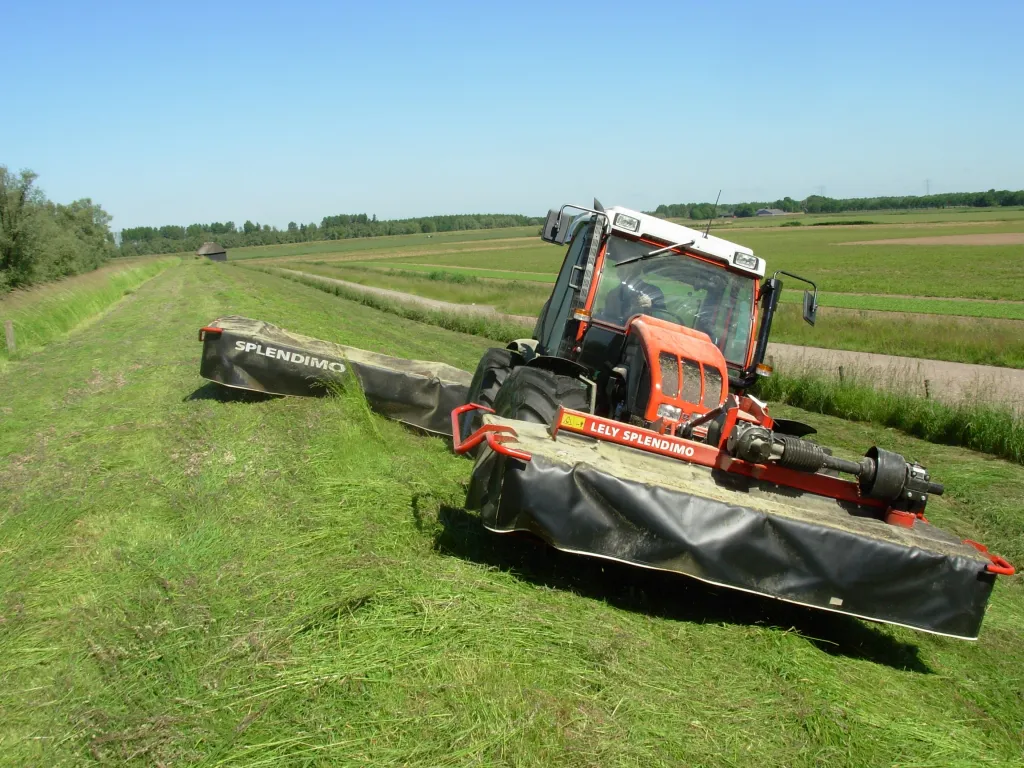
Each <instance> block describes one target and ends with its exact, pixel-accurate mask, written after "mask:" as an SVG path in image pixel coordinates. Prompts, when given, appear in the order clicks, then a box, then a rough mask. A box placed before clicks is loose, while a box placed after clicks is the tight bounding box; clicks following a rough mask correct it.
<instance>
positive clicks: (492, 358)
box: [459, 347, 512, 439]
mask: <svg viewBox="0 0 1024 768" xmlns="http://www.w3.org/2000/svg"><path fill="white" fill-rule="evenodd" d="M511 372H512V351H511V350H509V349H499V348H498V347H492V348H491V349H488V350H487V351H486V352H484V354H483V357H481V358H480V362H479V363H478V364H477V366H476V373H474V374H473V381H472V383H471V384H470V385H469V396H468V398H467V399H466V402H467V403H476V404H477V405H486V406H487V407H488V408H493V407H494V399H495V398H496V397H497V396H498V390H500V389H501V387H502V385H503V384H504V383H505V379H506V378H508V375H509V374H510V373H511ZM480 419H481V415H480V411H470V412H469V413H464V414H463V415H462V422H461V423H460V424H459V432H460V433H461V434H462V437H463V439H465V438H467V437H469V436H470V435H471V434H473V432H475V431H476V430H477V429H479V428H480Z"/></svg>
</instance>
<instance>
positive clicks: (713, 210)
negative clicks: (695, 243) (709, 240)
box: [704, 190, 722, 237]
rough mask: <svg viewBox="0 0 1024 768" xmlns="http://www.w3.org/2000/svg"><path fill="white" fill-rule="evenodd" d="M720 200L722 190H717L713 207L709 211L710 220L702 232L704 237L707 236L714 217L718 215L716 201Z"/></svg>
mask: <svg viewBox="0 0 1024 768" xmlns="http://www.w3.org/2000/svg"><path fill="white" fill-rule="evenodd" d="M721 199H722V190H718V197H716V198H715V207H714V208H713V209H712V210H711V218H710V219H708V227H707V229H705V230H704V237H707V236H708V232H710V231H711V222H712V221H714V220H715V216H717V215H718V201H719V200H721Z"/></svg>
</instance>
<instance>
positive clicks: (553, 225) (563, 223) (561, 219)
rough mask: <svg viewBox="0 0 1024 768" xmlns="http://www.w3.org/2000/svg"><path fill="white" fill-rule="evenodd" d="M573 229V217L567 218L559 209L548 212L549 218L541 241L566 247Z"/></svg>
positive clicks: (541, 234) (545, 223) (541, 235)
mask: <svg viewBox="0 0 1024 768" xmlns="http://www.w3.org/2000/svg"><path fill="white" fill-rule="evenodd" d="M571 229H572V217H570V216H566V215H565V213H563V212H562V211H561V210H559V209H558V208H552V209H551V210H549V211H548V218H547V220H546V221H545V222H544V229H543V230H542V231H541V233H540V239H541V240H543V241H544V242H545V243H553V244H555V245H565V244H566V243H567V242H569V235H570V232H571Z"/></svg>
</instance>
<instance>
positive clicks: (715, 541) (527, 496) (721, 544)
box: [467, 416, 995, 639]
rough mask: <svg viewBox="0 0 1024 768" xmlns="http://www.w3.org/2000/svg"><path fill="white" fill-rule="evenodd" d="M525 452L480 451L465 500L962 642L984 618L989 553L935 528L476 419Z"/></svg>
mask: <svg viewBox="0 0 1024 768" xmlns="http://www.w3.org/2000/svg"><path fill="white" fill-rule="evenodd" d="M484 421H485V423H487V422H490V423H498V424H507V425H511V426H513V427H514V428H515V430H516V431H517V433H518V437H517V443H516V447H517V448H519V449H521V450H524V451H528V452H529V453H530V454H532V458H531V460H530V461H528V462H523V461H518V460H515V459H511V458H507V457H505V456H500V455H497V454H496V453H495V452H493V451H491V450H484V451H483V452H482V453H481V455H480V457H479V458H478V460H477V463H476V465H475V467H474V470H473V477H472V480H471V483H470V488H469V495H468V499H467V505H468V506H470V507H473V508H477V509H480V511H481V516H482V519H483V523H484V526H485V527H487V528H489V529H491V530H494V531H498V532H509V531H529V532H531V533H533V534H535V535H537V536H539V537H541V538H542V539H544V540H546V541H547V542H548V543H549V544H551V545H552V546H554V547H555V548H557V549H560V550H564V551H567V552H574V553H580V554H588V555H593V556H597V557H603V558H608V559H611V560H617V561H620V562H624V563H630V564H633V565H638V566H643V567H646V568H653V569H659V570H665V571H673V572H675V573H680V574H684V575H687V576H692V577H694V578H696V579H699V580H701V581H704V582H708V583H710V584H715V585H719V586H722V587H729V588H732V589H738V590H742V591H745V592H753V593H756V594H759V595H764V596H766V597H771V598H776V599H779V600H784V601H787V602H791V603H796V604H799V605H804V606H808V607H812V608H819V609H823V610H828V611H834V612H837V613H844V614H847V615H850V616H855V617H858V618H863V619H870V620H874V621H880V622H886V623H891V624H897V625H902V626H906V627H910V628H913V629H919V630H924V631H927V632H933V633H936V634H940V635H946V636H950V637H957V638H963V639H975V638H977V636H978V632H979V630H980V629H981V622H982V617H983V615H984V611H985V604H986V602H987V601H988V598H989V595H990V593H991V591H992V584H993V582H994V579H995V577H994V575H992V574H991V573H988V572H987V571H986V565H987V563H988V559H987V558H986V557H985V556H984V555H983V554H981V553H979V552H978V551H977V550H975V549H974V548H973V547H971V546H970V545H968V544H964V543H962V542H961V541H960V540H959V539H957V538H955V537H953V536H951V535H949V534H947V533H945V532H944V531H942V530H941V529H938V528H936V527H935V526H932V525H929V524H927V523H925V522H923V521H922V522H918V523H917V524H915V525H914V526H913V528H909V529H908V528H902V527H898V526H892V525H887V524H885V523H884V522H882V521H880V520H877V519H875V518H873V517H866V516H861V515H858V512H859V511H861V510H858V509H857V508H851V505H848V504H846V505H844V504H841V503H840V502H837V501H835V500H834V499H827V498H824V497H821V496H816V495H813V494H807V493H802V492H799V491H794V490H793V489H787V488H778V487H775V486H772V485H768V484H762V483H759V482H758V481H756V480H752V479H749V478H743V477H738V476H736V475H729V474H728V473H723V472H720V471H717V470H711V469H708V468H705V467H702V466H698V465H694V464H688V463H684V462H680V461H678V460H674V459H668V458H663V457H659V456H655V455H652V454H648V453H644V452H641V451H637V450H635V449H632V448H626V447H622V446H617V445H614V444H612V443H608V442H599V441H595V440H593V439H588V438H584V437H578V436H575V435H568V434H565V433H563V432H560V433H559V434H558V439H557V440H552V439H551V436H550V434H549V433H548V432H547V431H546V430H545V429H544V428H542V427H538V426H536V425H531V424H526V423H524V422H520V421H509V420H504V419H499V418H497V417H494V416H487V417H485V419H484Z"/></svg>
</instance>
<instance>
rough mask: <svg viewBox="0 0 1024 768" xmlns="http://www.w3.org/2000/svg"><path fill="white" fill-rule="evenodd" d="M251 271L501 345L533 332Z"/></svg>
mask: <svg viewBox="0 0 1024 768" xmlns="http://www.w3.org/2000/svg"><path fill="white" fill-rule="evenodd" d="M251 269H258V270H260V271H264V272H266V273H267V274H271V275H274V276H276V277H279V278H281V279H284V280H291V281H293V282H297V283H301V284H303V285H308V286H310V287H311V288H316V289H317V290H320V291H324V292H326V293H330V294H332V295H334V296H339V297H341V298H343V299H347V300H348V301H352V302H355V303H357V304H362V305H363V306H365V307H372V308H373V309H378V310H381V311H382V312H387V313H389V314H392V315H397V316H398V317H403V318H405V319H407V320H413V321H415V322H418V323H425V324H427V325H433V326H437V327H438V328H444V329H445V330H449V331H456V332H457V333H466V334H470V335H473V336H480V337H483V338H486V339H493V340H494V341H498V342H502V343H503V344H504V343H508V342H510V341H513V340H515V339H521V338H524V337H529V336H530V334H531V333H532V332H533V329H532V328H531V327H528V326H525V325H520V324H518V323H513V322H509V321H507V320H503V319H499V318H491V317H487V316H486V315H476V314H469V313H459V312H447V311H441V310H433V309H425V308H423V307H418V306H415V305H412V304H403V303H401V302H398V301H392V300H390V299H386V298H382V297H379V296H374V295H373V294H370V293H364V292H362V291H360V290H359V289H358V288H348V287H346V286H344V285H338V284H337V283H328V282H324V281H321V280H317V279H316V278H315V277H306V276H303V275H299V274H295V273H294V272H288V271H282V270H278V269H275V268H273V267H262V268H261V267H255V266H254V267H251Z"/></svg>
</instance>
